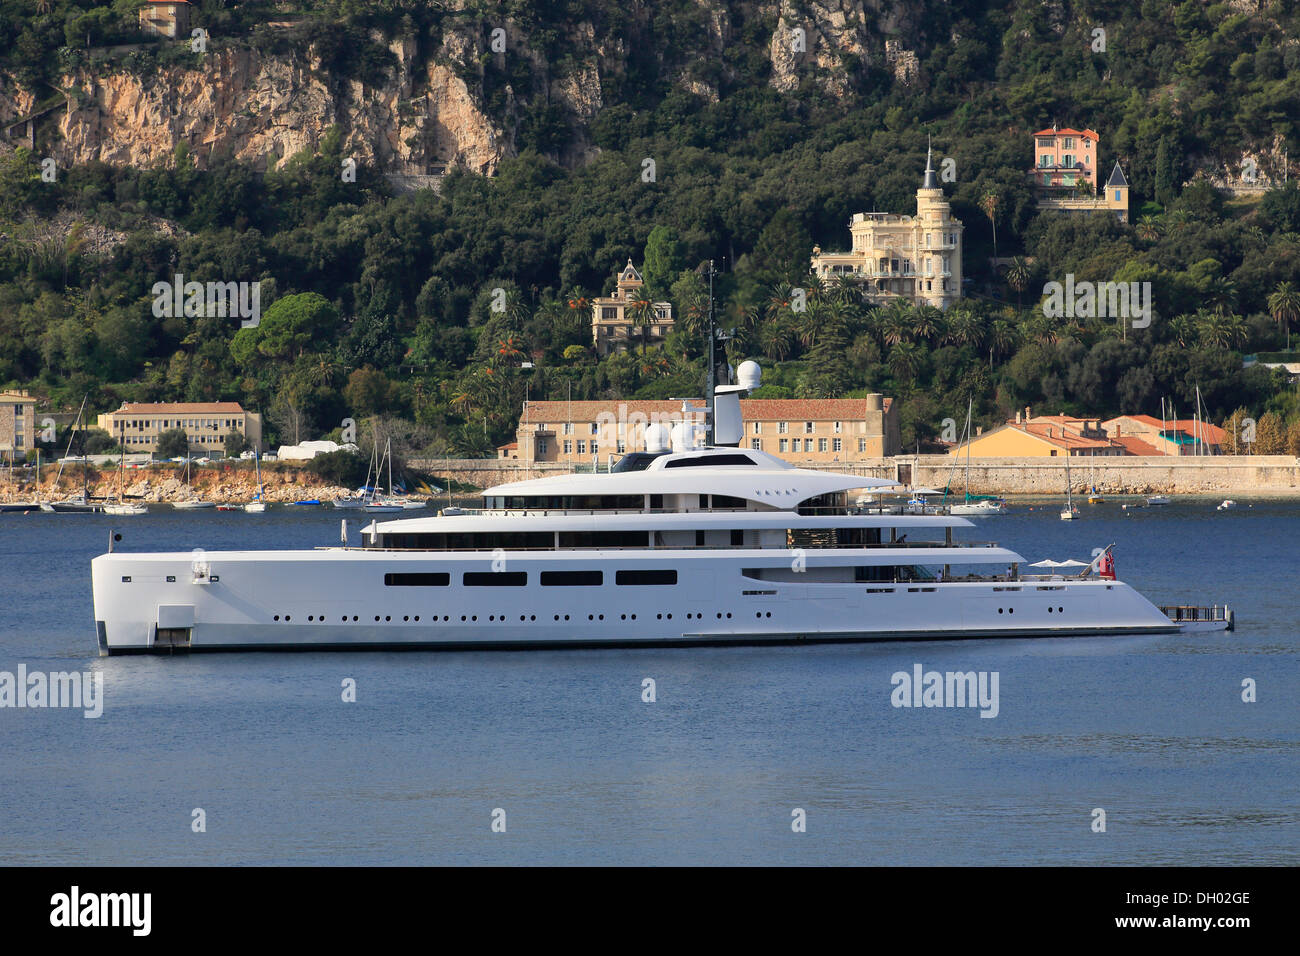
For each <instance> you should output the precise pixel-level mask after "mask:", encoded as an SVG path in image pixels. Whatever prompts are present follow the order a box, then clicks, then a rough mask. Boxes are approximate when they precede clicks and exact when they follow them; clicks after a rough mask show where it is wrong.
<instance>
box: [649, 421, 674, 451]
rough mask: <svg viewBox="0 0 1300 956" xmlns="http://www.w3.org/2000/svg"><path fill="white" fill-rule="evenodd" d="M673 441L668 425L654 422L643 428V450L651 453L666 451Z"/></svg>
mask: <svg viewBox="0 0 1300 956" xmlns="http://www.w3.org/2000/svg"><path fill="white" fill-rule="evenodd" d="M672 441H673V436H672V432H670V431H669V430H668V426H666V425H661V424H659V423H658V422H656V423H655V424H653V425H647V426H646V430H645V450H646V451H648V452H651V453H658V452H661V451H667V450H668V449H669V448H670V447H671V445H672Z"/></svg>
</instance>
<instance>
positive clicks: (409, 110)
mask: <svg viewBox="0 0 1300 956" xmlns="http://www.w3.org/2000/svg"><path fill="white" fill-rule="evenodd" d="M695 6H696V8H697V9H696V11H695V12H696V13H697V14H698V19H699V20H700V24H701V27H702V29H701V30H699V31H698V37H696V38H695V39H693V40H692V41H691V42H692V43H693V44H694V45H695V47H696V49H691V50H677V51H675V52H676V60H677V62H669V61H668V58H667V57H666V56H664V55H663V54H660V56H659V59H660V61H661V62H660V63H659V66H660V68H661V71H662V75H663V76H664V77H665V78H666V79H667V80H668V81H669V82H671V83H673V84H675V85H678V86H680V87H683V88H686V89H688V90H690V91H691V92H693V93H696V94H698V95H700V96H703V97H704V98H706V99H709V100H716V98H717V96H718V90H717V88H716V82H717V80H716V78H715V79H712V80H711V79H709V78H706V77H701V76H700V75H699V73H700V72H701V71H698V70H696V69H695V66H696V65H698V63H699V62H700V61H701V60H702V59H709V58H713V59H715V60H716V59H718V58H719V57H720V55H721V52H722V51H723V49H724V47H726V46H727V45H728V44H734V43H736V42H738V40H737V38H736V37H735V36H734V35H733V32H734V31H733V19H735V18H740V19H743V20H744V21H745V22H746V23H749V24H758V25H759V28H760V34H761V35H763V36H770V38H771V39H770V44H769V45H768V46H769V48H768V49H767V50H766V51H765V52H766V53H767V60H768V67H769V69H768V71H767V75H764V76H761V77H755V78H752V79H753V80H756V81H758V82H763V83H767V84H769V85H770V86H772V87H773V88H775V89H778V90H783V91H784V90H792V89H795V88H797V87H798V86H799V85H800V84H801V83H804V82H810V83H812V84H814V86H815V87H816V88H818V89H820V90H821V91H822V92H824V93H825V94H827V95H829V96H831V97H835V98H838V99H842V98H846V97H848V96H849V95H850V91H851V86H852V80H853V77H854V74H855V73H856V72H859V71H861V70H862V69H864V68H865V67H866V65H867V64H868V63H873V62H874V63H876V64H877V65H882V66H884V65H886V59H887V58H886V51H885V41H884V34H885V33H886V32H887V33H889V34H891V35H894V39H893V40H892V42H891V44H890V46H891V50H890V56H889V57H888V60H889V63H888V67H887V68H889V69H891V70H893V72H895V74H896V75H897V76H898V77H899V79H900V80H906V79H907V76H906V75H905V74H906V72H907V71H906V70H905V71H903V72H902V73H900V72H899V70H898V69H897V67H896V66H895V65H894V61H895V60H896V59H897V58H898V55H899V53H900V52H901V54H902V55H903V59H904V60H908V59H909V58H908V56H907V54H908V53H909V52H910V51H908V50H907V49H906V47H907V44H908V41H907V40H906V39H898V36H900V35H901V36H903V37H906V36H908V35H909V34H910V35H915V33H916V26H917V25H916V23H914V22H913V19H914V18H915V17H917V16H919V13H912V12H909V11H912V10H913V9H915V10H917V11H919V10H920V9H921V8H919V7H916V8H913V7H911V6H909V5H898V4H895V5H892V6H886V4H885V3H884V0H865V2H864V0H813V2H811V3H808V2H796V0H778V2H775V3H772V2H764V3H746V2H740V3H731V4H727V3H721V2H718V0H695ZM653 15H654V11H653V9H652V7H651V5H648V4H633V6H632V9H631V17H632V19H631V25H630V26H628V27H626V28H625V29H623V30H621V31H620V32H619V33H617V34H609V33H604V32H602V31H600V30H598V29H597V28H596V27H594V26H593V25H592V24H591V23H578V24H573V25H566V26H564V27H562V28H561V33H562V40H561V43H560V44H559V45H560V47H561V48H562V49H563V50H564V51H565V52H564V55H563V57H562V58H560V60H559V62H552V60H553V59H554V58H553V57H552V58H549V59H548V57H547V56H546V55H544V53H542V52H541V51H540V50H539V49H537V48H534V46H533V45H532V44H533V38H532V36H531V35H530V33H529V31H527V30H525V29H523V28H522V27H520V26H518V25H516V24H513V23H511V22H510V21H508V20H507V21H506V25H505V27H504V28H503V29H504V30H505V37H504V39H505V51H504V52H500V51H499V50H497V49H494V45H493V36H492V25H491V24H490V23H479V22H477V21H468V20H465V19H458V20H453V21H449V24H453V25H448V26H446V27H444V28H443V29H442V30H441V33H440V35H439V36H438V37H437V38H436V39H435V40H431V39H430V38H429V37H427V36H425V37H423V38H419V37H416V36H410V37H396V38H383V37H381V36H380V35H379V34H377V33H375V34H372V36H373V38H374V39H376V40H378V41H380V42H382V43H383V44H384V45H386V46H387V47H388V49H389V51H390V52H391V53H392V55H393V58H394V61H395V66H394V67H393V68H391V69H390V70H387V71H386V77H385V80H384V82H382V83H380V84H378V85H376V84H373V83H372V84H366V83H363V82H361V81H359V80H356V79H345V78H340V77H338V76H336V75H331V73H330V71H329V70H327V69H323V68H322V64H321V61H320V58H319V54H318V52H317V51H316V50H315V49H314V48H313V46H312V44H311V43H309V42H301V43H295V42H293V41H292V38H290V42H288V43H282V44H278V45H277V47H276V48H277V49H287V52H282V53H270V52H264V51H262V50H260V49H258V48H256V47H255V45H249V44H231V45H223V44H222V43H221V42H220V39H219V38H213V40H212V41H211V47H210V50H209V52H207V53H204V54H200V55H198V56H196V57H195V58H194V65H187V66H167V67H162V68H151V69H132V68H130V66H129V65H128V62H129V56H128V55H127V54H126V53H117V52H116V51H111V52H108V53H103V54H100V55H98V62H97V63H96V66H95V67H94V68H89V67H87V68H81V69H78V70H76V71H74V72H71V73H69V74H67V75H65V76H64V77H63V78H62V81H61V83H60V84H59V85H60V86H62V87H63V88H64V89H65V90H66V91H70V92H71V93H72V96H71V98H70V99H69V100H68V102H67V103H66V104H65V105H62V106H59V107H58V108H57V109H54V110H52V111H51V112H49V113H48V114H46V116H45V117H44V118H43V119H40V120H38V122H37V125H36V127H35V143H36V146H37V148H38V149H39V150H41V152H42V155H52V156H54V157H55V159H56V161H57V162H58V163H59V165H60V166H64V167H66V166H68V165H72V164H81V163H85V162H89V161H94V160H99V161H103V162H106V163H110V164H114V165H131V166H139V167H147V166H153V165H157V164H161V163H167V162H169V161H171V159H172V157H173V155H174V151H175V147H176V145H177V144H178V143H185V144H187V146H188V147H189V151H190V154H191V156H193V157H194V159H195V161H196V162H197V163H198V164H199V165H200V166H202V165H205V164H206V163H207V162H208V161H209V160H210V158H211V157H213V156H216V155H230V156H233V157H235V158H237V159H239V160H241V161H244V162H248V163H250V164H253V165H254V166H255V167H257V168H260V169H265V168H272V167H275V166H277V165H278V164H280V163H283V162H284V161H285V160H287V159H288V158H289V157H291V156H293V155H294V154H295V153H298V152H300V151H302V150H304V149H311V148H312V147H314V146H315V145H316V144H317V142H318V141H319V140H320V138H321V137H322V136H323V134H324V132H325V131H326V130H327V129H328V128H330V127H331V126H338V127H339V128H340V129H341V130H342V132H343V136H344V155H350V156H352V157H354V158H355V159H356V160H357V162H358V163H363V164H372V165H374V166H375V167H377V168H378V169H379V170H381V171H383V172H385V173H393V174H399V175H407V176H419V175H424V174H427V173H430V172H437V171H439V168H440V167H443V166H459V167H463V168H466V169H468V170H472V171H474V172H478V173H483V174H489V175H490V174H491V173H492V172H493V171H494V170H495V169H496V166H497V164H498V163H499V162H500V161H501V159H502V158H504V157H506V156H510V155H513V154H515V153H516V152H517V150H518V149H519V144H518V142H517V138H518V137H517V129H518V128H519V125H520V120H521V118H523V117H524V116H525V115H527V114H528V113H529V112H530V111H531V112H532V113H534V114H535V113H536V112H537V110H538V109H539V108H541V107H546V108H547V109H549V111H550V115H551V117H552V121H553V122H555V123H558V124H559V128H560V129H561V130H562V132H563V134H564V135H562V136H557V137H554V140H555V142H556V143H557V144H559V145H556V147H555V150H556V152H555V158H556V159H558V160H559V161H561V162H563V163H565V164H567V165H579V164H581V163H583V162H585V161H587V160H588V159H590V158H591V157H592V156H593V155H594V154H595V152H596V150H595V148H594V147H592V146H591V143H590V139H589V137H588V136H587V128H588V126H589V124H590V123H591V122H592V121H593V120H594V119H595V118H596V116H597V114H598V113H599V112H600V110H601V109H602V108H603V107H604V106H605V105H606V104H605V101H604V97H605V94H604V92H603V91H604V90H605V88H606V84H607V83H608V82H609V81H611V80H615V81H616V80H617V79H618V78H620V77H622V76H624V75H625V74H626V72H627V70H628V63H629V60H630V58H632V57H633V56H634V54H635V53H636V51H635V50H634V49H633V47H634V46H635V45H636V43H637V42H638V41H637V35H638V29H639V28H638V24H640V25H641V26H643V27H645V29H647V30H649V29H650V27H649V26H648V24H649V23H650V20H651V18H652V17H653ZM752 35H753V31H751V36H752ZM286 36H289V35H288V34H286ZM497 42H498V43H500V41H499V40H498V41H497ZM538 45H539V46H540V45H541V44H540V42H539V44H538ZM554 46H555V44H554V43H553V42H552V49H554ZM896 51H898V52H896ZM508 58H516V59H515V60H514V62H513V63H511V64H509V66H512V67H514V68H513V69H508V68H506V67H507V64H506V60H507V59H508ZM910 59H911V60H912V61H914V60H915V57H911V58H910ZM521 65H522V66H523V67H524V69H522V70H521V69H519V67H520V66H521ZM725 72H726V71H724V73H725ZM521 77H522V78H524V79H523V81H522V82H521ZM503 78H504V81H503ZM726 78H727V79H728V80H730V81H734V80H736V77H735V76H734V75H727V77H726ZM741 79H742V80H744V81H746V82H749V81H751V78H747V77H746V78H741ZM511 81H513V84H512V82H511ZM517 87H518V88H517ZM49 92H50V91H49V90H40V91H31V90H25V89H22V88H21V87H18V86H17V85H15V83H14V82H13V81H12V80H9V79H6V78H4V77H0V121H4V122H11V121H13V120H15V119H18V118H21V117H24V116H26V115H27V114H29V113H30V112H31V111H32V110H33V109H34V108H36V107H37V106H42V105H44V106H48V104H49ZM25 132H26V130H25V127H20V128H18V129H16V130H14V133H13V135H14V137H15V138H21V137H22V136H24V135H25Z"/></svg>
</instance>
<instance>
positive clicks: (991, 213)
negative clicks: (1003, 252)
mask: <svg viewBox="0 0 1300 956" xmlns="http://www.w3.org/2000/svg"><path fill="white" fill-rule="evenodd" d="M1000 204H1001V200H1000V199H998V194H997V193H995V192H994V191H993V190H991V189H990V190H989V191H988V192H986V193H985V194H984V195H983V196H981V197H980V208H981V209H983V210H984V215H986V216H988V217H989V225H990V226H992V227H993V258H994V259H996V258H997V257H998V221H997V217H998V206H999V205H1000Z"/></svg>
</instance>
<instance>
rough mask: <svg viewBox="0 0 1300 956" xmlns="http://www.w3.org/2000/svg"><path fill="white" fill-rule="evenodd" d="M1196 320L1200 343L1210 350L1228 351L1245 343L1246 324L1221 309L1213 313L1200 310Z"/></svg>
mask: <svg viewBox="0 0 1300 956" xmlns="http://www.w3.org/2000/svg"><path fill="white" fill-rule="evenodd" d="M1196 319H1197V322H1196V326H1197V331H1198V332H1199V333H1200V337H1201V342H1202V343H1204V344H1205V345H1207V346H1209V347H1210V348H1214V349H1220V350H1223V351H1228V350H1230V349H1232V348H1234V347H1235V346H1237V345H1239V344H1241V343H1243V342H1245V341H1246V338H1247V335H1248V333H1247V330H1246V323H1244V322H1243V321H1242V320H1241V316H1239V315H1234V314H1233V313H1231V312H1226V311H1224V310H1223V309H1221V308H1218V309H1215V310H1213V311H1206V310H1205V309H1201V310H1199V311H1198V312H1197V313H1196Z"/></svg>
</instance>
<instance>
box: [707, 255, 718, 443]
mask: <svg viewBox="0 0 1300 956" xmlns="http://www.w3.org/2000/svg"><path fill="white" fill-rule="evenodd" d="M706 274H707V275H708V277H709V376H708V379H707V382H706V386H705V388H706V392H707V393H706V395H705V399H704V405H705V407H706V408H707V409H708V410H709V421H708V425H707V426H705V427H706V428H707V431H706V433H705V441H706V442H707V443H708V444H710V445H712V444H713V390H714V388H715V387H716V386H717V382H716V377H717V363H716V361H715V360H714V357H713V347H714V345H715V344H716V341H717V329H716V328H715V327H714V324H713V277H714V276H716V275H717V274H718V271H717V270H716V269H714V268H713V260H712V259H710V260H709V271H708V273H706Z"/></svg>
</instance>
